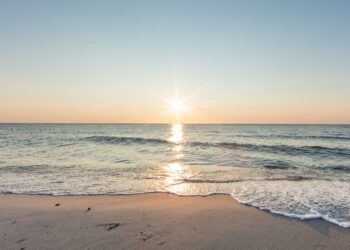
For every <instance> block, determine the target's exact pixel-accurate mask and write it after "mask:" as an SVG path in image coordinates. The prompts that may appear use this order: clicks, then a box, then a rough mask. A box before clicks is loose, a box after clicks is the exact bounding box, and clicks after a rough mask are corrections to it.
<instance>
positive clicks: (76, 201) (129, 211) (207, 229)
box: [0, 193, 350, 250]
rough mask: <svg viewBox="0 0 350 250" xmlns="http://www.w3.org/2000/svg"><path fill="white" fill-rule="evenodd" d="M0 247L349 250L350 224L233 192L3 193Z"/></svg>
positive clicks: (0, 218) (0, 205) (0, 198)
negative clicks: (253, 202)
mask: <svg viewBox="0 0 350 250" xmlns="http://www.w3.org/2000/svg"><path fill="white" fill-rule="evenodd" d="M0 249H16V250H19V249H26V250H27V249H35V250H39V249H350V229H344V228H341V227H338V226H336V225H333V224H330V223H328V222H325V221H322V220H308V221H301V220H298V219H292V218H287V217H283V216H278V215H273V214H271V213H269V212H265V211H261V210H258V209H255V208H253V207H249V206H244V205H241V204H239V203H238V202H236V201H235V200H234V199H232V198H231V196H229V195H211V196H207V197H179V196H176V195H170V194H160V193H155V194H140V195H116V196H108V195H103V196H102V195H101V196H44V195H0Z"/></svg>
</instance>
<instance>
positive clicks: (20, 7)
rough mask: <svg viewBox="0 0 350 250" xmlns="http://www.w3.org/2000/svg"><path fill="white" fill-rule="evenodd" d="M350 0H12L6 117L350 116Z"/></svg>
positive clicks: (3, 54) (0, 48) (3, 63)
mask: <svg viewBox="0 0 350 250" xmlns="http://www.w3.org/2000/svg"><path fill="white" fill-rule="evenodd" d="M349 13H350V1H334V0H333V1H329V0H326V1H322V0H318V1H312V0H308V1H305V0H303V1H294V0H293V1H283V0H278V1H277V0H276V1H260V0H257V1H243V0H242V1H234V0H232V1H223V0H218V1H203V0H198V1H189V0H186V1H181V0H177V1H166V0H160V1H153V0H147V1H144V0H139V1H133V0H128V1H127V0H125V1H34V0H32V1H25V0H23V1H17V0H1V1H0V122H116V123H118V122H126V123H138V122H140V123H158V122H160V123H163V122H164V123H165V122H173V121H174V119H175V118H174V114H173V113H167V114H164V111H165V110H166V109H167V107H166V103H165V101H164V98H168V99H171V98H173V97H174V85H176V86H177V90H178V94H179V97H180V98H188V97H189V99H188V104H189V105H190V106H191V107H192V109H191V110H190V111H186V112H182V113H181V122H185V123H350V15H349Z"/></svg>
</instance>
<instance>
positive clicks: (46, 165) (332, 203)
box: [0, 124, 350, 227]
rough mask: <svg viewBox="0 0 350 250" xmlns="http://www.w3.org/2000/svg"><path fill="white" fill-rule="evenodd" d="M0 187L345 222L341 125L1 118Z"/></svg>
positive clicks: (346, 182)
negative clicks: (206, 202) (168, 196)
mask: <svg viewBox="0 0 350 250" xmlns="http://www.w3.org/2000/svg"><path fill="white" fill-rule="evenodd" d="M0 192H1V193H22V194H53V195H81V194H84V195H86V194H133V193H145V192H171V193H175V194H179V195H208V194H214V193H226V194H231V195H232V196H233V197H234V198H235V199H236V200H238V201H239V202H241V203H244V204H249V205H252V206H255V207H258V208H261V209H266V210H269V211H271V212H273V213H278V214H283V215H286V216H291V217H298V218H302V219H308V218H323V219H325V220H327V221H330V222H332V223H335V224H338V225H340V226H343V227H350V126H349V125H339V126H328V125H327V126H326V125H322V126H321V125H320V126H314V125H312V126H311V125H308V126H304V125H281V126H277V125H52V124H51V125H30V124H27V125H18V124H17V125H14V124H2V125H0Z"/></svg>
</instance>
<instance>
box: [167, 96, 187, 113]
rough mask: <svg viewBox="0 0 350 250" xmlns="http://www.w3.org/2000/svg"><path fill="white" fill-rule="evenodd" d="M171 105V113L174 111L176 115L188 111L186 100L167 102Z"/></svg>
mask: <svg viewBox="0 0 350 250" xmlns="http://www.w3.org/2000/svg"><path fill="white" fill-rule="evenodd" d="M167 103H168V105H169V111H174V112H175V113H176V115H179V114H180V112H181V111H184V110H186V104H185V101H184V100H177V99H175V100H167Z"/></svg>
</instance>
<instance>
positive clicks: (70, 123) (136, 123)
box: [0, 122, 350, 125]
mask: <svg viewBox="0 0 350 250" xmlns="http://www.w3.org/2000/svg"><path fill="white" fill-rule="evenodd" d="M11 124H13V125H17V124H18V125H20V124H23V125H25V124H28V125H29V124H33V125H40V124H42V125H55V124H56V125H172V124H182V125H350V123H177V122H173V123H168V122H164V123H161V122H159V123H158V122H155V123H147V122H0V125H11Z"/></svg>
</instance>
